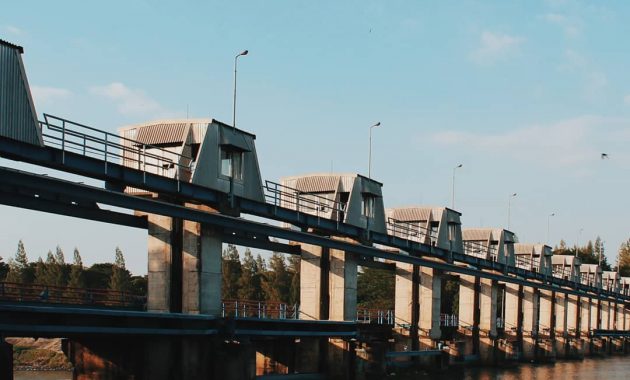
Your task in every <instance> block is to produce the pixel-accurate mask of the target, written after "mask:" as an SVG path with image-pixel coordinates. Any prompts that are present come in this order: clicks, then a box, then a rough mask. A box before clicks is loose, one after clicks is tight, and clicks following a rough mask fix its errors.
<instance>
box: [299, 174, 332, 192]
mask: <svg viewBox="0 0 630 380" xmlns="http://www.w3.org/2000/svg"><path fill="white" fill-rule="evenodd" d="M338 187H339V176H308V177H301V178H297V181H296V183H295V188H296V189H297V190H299V191H302V192H305V193H321V192H330V191H337V189H338Z"/></svg>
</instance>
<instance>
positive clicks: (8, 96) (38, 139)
mask: <svg viewBox="0 0 630 380" xmlns="http://www.w3.org/2000/svg"><path fill="white" fill-rule="evenodd" d="M21 52H22V51H21V48H20V47H19V46H17V45H13V44H11V43H8V42H6V41H2V43H1V44H0V135H2V136H4V137H8V138H10V139H13V140H18V141H23V142H27V143H30V144H35V145H42V144H43V141H42V136H41V130H40V127H39V122H38V121H37V113H36V111H35V105H34V104H33V99H32V97H31V89H30V87H29V85H28V79H27V77H26V72H25V71H24V65H23V63H22V56H21V55H20V53H21Z"/></svg>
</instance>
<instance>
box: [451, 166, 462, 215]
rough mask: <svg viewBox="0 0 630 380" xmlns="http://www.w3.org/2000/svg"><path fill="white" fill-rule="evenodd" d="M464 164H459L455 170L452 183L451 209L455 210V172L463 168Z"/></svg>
mask: <svg viewBox="0 0 630 380" xmlns="http://www.w3.org/2000/svg"><path fill="white" fill-rule="evenodd" d="M462 166H463V164H459V165H457V166H455V167H454V168H453V181H452V182H451V209H453V210H455V170H457V169H459V168H461V167H462Z"/></svg>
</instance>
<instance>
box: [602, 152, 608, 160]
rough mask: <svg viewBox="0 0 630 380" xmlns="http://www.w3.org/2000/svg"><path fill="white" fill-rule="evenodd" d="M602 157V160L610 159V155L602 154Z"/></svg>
mask: <svg viewBox="0 0 630 380" xmlns="http://www.w3.org/2000/svg"><path fill="white" fill-rule="evenodd" d="M601 157H602V160H605V159H607V158H609V157H608V153H602V156H601Z"/></svg>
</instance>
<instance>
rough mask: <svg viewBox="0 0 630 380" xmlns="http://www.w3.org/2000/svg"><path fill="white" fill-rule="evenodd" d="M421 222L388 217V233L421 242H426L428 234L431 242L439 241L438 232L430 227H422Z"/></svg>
mask: <svg viewBox="0 0 630 380" xmlns="http://www.w3.org/2000/svg"><path fill="white" fill-rule="evenodd" d="M420 223H421V222H411V221H402V220H398V219H394V218H387V233H388V234H389V235H393V236H397V237H401V238H406V239H407V240H412V241H416V242H420V243H422V242H424V240H425V239H426V237H427V236H428V237H429V238H430V239H431V243H434V242H437V233H435V232H434V231H431V229H429V228H426V227H422V226H421V225H420Z"/></svg>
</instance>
